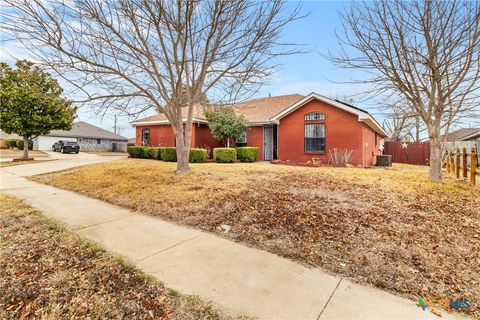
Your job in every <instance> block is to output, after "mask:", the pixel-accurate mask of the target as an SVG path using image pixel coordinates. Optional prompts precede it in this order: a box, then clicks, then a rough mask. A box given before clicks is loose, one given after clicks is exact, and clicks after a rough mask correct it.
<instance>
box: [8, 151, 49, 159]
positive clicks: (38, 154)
mask: <svg viewBox="0 0 480 320" xmlns="http://www.w3.org/2000/svg"><path fill="white" fill-rule="evenodd" d="M22 156H23V150H18V149H0V158H20V157H22ZM28 156H29V157H33V158H37V157H49V156H50V155H49V154H48V153H46V152H43V151H37V150H29V151H28Z"/></svg>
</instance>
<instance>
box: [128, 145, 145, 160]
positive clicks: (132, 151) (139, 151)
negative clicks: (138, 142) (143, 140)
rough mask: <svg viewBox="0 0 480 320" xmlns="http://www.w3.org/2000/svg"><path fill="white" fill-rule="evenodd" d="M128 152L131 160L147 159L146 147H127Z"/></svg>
mask: <svg viewBox="0 0 480 320" xmlns="http://www.w3.org/2000/svg"><path fill="white" fill-rule="evenodd" d="M127 152H128V155H129V156H130V158H145V147H140V146H134V147H127Z"/></svg>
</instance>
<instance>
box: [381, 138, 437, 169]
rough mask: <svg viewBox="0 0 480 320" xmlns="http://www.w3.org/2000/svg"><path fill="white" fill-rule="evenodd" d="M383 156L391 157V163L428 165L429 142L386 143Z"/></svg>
mask: <svg viewBox="0 0 480 320" xmlns="http://www.w3.org/2000/svg"><path fill="white" fill-rule="evenodd" d="M383 154H387V155H391V156H392V162H397V163H407V164H416V165H428V164H429V161H430V142H429V141H426V142H404V141H386V142H385V145H384V149H383Z"/></svg>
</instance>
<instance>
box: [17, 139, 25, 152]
mask: <svg viewBox="0 0 480 320" xmlns="http://www.w3.org/2000/svg"><path fill="white" fill-rule="evenodd" d="M23 145H24V143H23V140H17V148H18V150H23Z"/></svg>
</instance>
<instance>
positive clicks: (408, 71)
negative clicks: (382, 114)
mask: <svg viewBox="0 0 480 320" xmlns="http://www.w3.org/2000/svg"><path fill="white" fill-rule="evenodd" d="M341 19H342V22H343V27H344V31H343V33H341V34H339V35H338V39H339V43H340V46H341V52H340V53H339V54H338V55H332V54H330V56H329V58H330V59H331V60H332V61H333V62H334V63H336V64H337V65H339V66H341V67H346V68H360V69H364V70H366V71H368V72H369V73H370V74H371V75H372V77H371V78H370V79H368V80H364V81H365V82H368V83H371V84H372V87H373V91H372V92H373V93H374V94H375V95H377V96H381V97H382V99H388V98H393V99H394V100H395V99H397V98H399V97H400V99H402V100H405V101H406V102H407V103H408V105H409V109H411V110H410V111H413V112H414V113H415V114H417V115H418V117H419V118H420V119H421V120H422V122H423V123H424V125H425V127H426V129H427V132H428V137H429V139H430V145H431V152H430V180H432V181H435V182H441V180H442V175H441V164H442V162H441V137H442V134H445V133H448V130H449V128H450V127H451V125H452V124H453V123H454V122H455V121H457V120H458V119H459V118H460V117H468V116H477V117H478V115H479V106H480V104H479V92H480V81H479V80H480V66H479V64H480V2H478V1H455V0H454V1H420V0H413V1H374V2H354V3H352V5H351V6H350V7H349V8H347V9H345V10H344V11H343V12H342V13H341Z"/></svg>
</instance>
